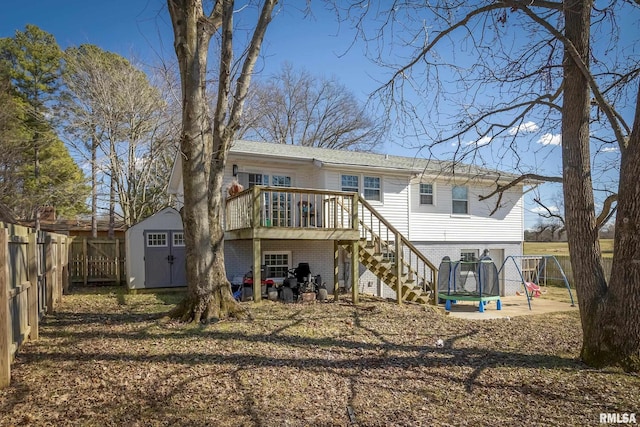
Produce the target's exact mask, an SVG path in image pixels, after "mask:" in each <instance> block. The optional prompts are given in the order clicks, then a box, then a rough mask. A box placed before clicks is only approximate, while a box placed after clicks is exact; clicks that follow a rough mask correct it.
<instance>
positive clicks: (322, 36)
mask: <svg viewBox="0 0 640 427" xmlns="http://www.w3.org/2000/svg"><path fill="white" fill-rule="evenodd" d="M299 3H300V4H305V3H306V2H302V1H300V2H299ZM293 4H295V3H293ZM321 6H322V5H321V3H320V2H316V3H312V7H313V15H314V16H313V17H310V18H306V19H303V17H302V13H301V12H300V11H298V10H296V9H295V8H294V7H292V6H291V3H288V4H286V5H285V7H284V8H283V9H282V11H281V13H280V15H279V16H278V17H277V18H276V20H275V21H274V22H273V23H272V25H271V26H270V28H269V30H268V32H267V37H266V40H265V45H264V48H263V52H262V53H263V57H264V61H262V62H261V65H262V66H263V67H264V69H263V71H262V72H263V73H265V74H266V75H268V74H270V73H273V72H275V71H277V70H278V69H279V68H280V67H281V65H282V63H283V62H285V61H288V62H290V63H292V64H293V65H294V66H295V67H304V68H305V69H307V70H308V71H310V72H312V73H314V74H317V75H324V76H331V75H335V76H336V77H338V79H339V80H340V81H341V82H342V83H343V84H345V85H346V86H347V87H349V88H350V89H351V91H352V92H353V93H354V94H355V95H356V96H357V97H359V98H360V99H362V100H363V101H364V100H366V98H367V95H368V94H369V93H371V92H372V91H373V90H375V89H376V88H378V87H379V84H380V81H381V80H384V77H385V74H384V72H383V71H382V70H381V69H379V68H377V67H375V66H373V65H372V64H371V62H370V61H369V60H367V59H365V56H364V47H363V46H362V45H360V44H355V45H352V41H353V32H352V31H351V30H350V29H349V28H348V27H347V26H346V25H343V26H339V25H338V23H337V21H336V20H335V17H334V16H333V15H332V13H331V12H328V11H326V10H323V9H322V7H321ZM26 24H34V25H37V26H38V27H40V28H42V29H43V30H45V31H47V32H49V33H51V34H53V35H54V36H55V38H56V40H57V42H58V44H59V45H60V46H61V48H63V49H64V48H66V47H68V46H71V45H79V44H82V43H91V44H95V45H98V46H100V47H101V48H103V49H105V50H109V51H112V52H116V53H119V54H120V55H122V56H124V57H132V56H133V57H136V58H138V59H140V60H141V61H143V62H146V63H158V62H160V60H161V58H165V59H166V60H167V61H168V62H172V61H174V60H175V54H174V51H173V33H172V30H171V25H170V21H169V16H168V12H167V10H166V2H165V1H162V0H127V1H124V0H110V1H101V2H98V1H87V0H31V1H28V2H10V3H9V5H6V4H5V7H4V8H3V12H2V14H0V37H12V36H13V35H14V34H15V31H16V30H23V29H24V27H25V25H26ZM636 28H637V27H636ZM536 126H537V124H536V123H534V122H528V123H525V126H524V127H522V128H521V130H525V131H527V130H532V129H534V128H535V127H536ZM527 127H529V128H530V129H527ZM558 133H559V130H558V129H549V130H544V131H543V132H541V133H540V135H538V136H536V137H535V138H536V140H534V141H533V146H538V147H539V150H535V152H532V153H530V155H531V156H533V157H532V158H531V159H529V160H531V161H532V163H535V164H536V165H537V166H538V167H540V168H541V171H542V172H543V173H546V174H549V175H558V174H559V172H560V146H559V145H558V143H559V140H558V137H559V135H558ZM486 142H488V141H487V140H486V139H485V140H479V141H473V140H469V141H466V142H464V143H465V144H473V143H477V144H479V145H482V144H483V143H486ZM450 150H451V149H450V148H449V151H450ZM381 151H383V152H386V153H389V154H396V155H405V156H414V155H423V153H420V154H418V152H417V151H416V150H411V149H408V148H406V147H403V146H401V144H399V143H398V142H397V141H394V140H390V141H388V142H387V143H385V146H384V147H383V148H382V149H381ZM446 151H447V149H443V151H442V153H441V154H442V156H445V154H444V153H445V152H446ZM442 160H447V158H446V157H442ZM502 167H504V164H503V165H502ZM560 191H561V190H560V188H559V187H558V186H553V185H545V186H544V187H543V190H542V196H543V198H546V199H547V201H548V202H549V203H550V204H551V205H553V204H554V203H553V202H552V200H553V199H554V198H555V195H556V194H559V193H560ZM535 195H538V192H531V193H529V194H527V196H526V203H525V206H526V209H527V213H526V215H525V220H526V225H527V226H532V225H533V224H535V222H536V221H537V216H536V215H535V213H534V211H535V205H534V204H533V203H532V198H533V197H534V196H535Z"/></svg>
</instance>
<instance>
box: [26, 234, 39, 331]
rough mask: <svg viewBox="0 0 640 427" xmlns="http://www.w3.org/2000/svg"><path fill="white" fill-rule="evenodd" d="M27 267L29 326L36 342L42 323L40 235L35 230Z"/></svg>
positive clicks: (30, 243) (28, 247) (30, 241)
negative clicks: (40, 303)
mask: <svg viewBox="0 0 640 427" xmlns="http://www.w3.org/2000/svg"><path fill="white" fill-rule="evenodd" d="M27 263H28V264H27V265H28V267H27V268H28V272H27V273H28V275H29V283H30V286H29V290H28V291H27V300H28V301H29V326H30V328H31V333H30V336H29V337H30V339H31V340H32V341H35V340H37V339H38V337H39V332H38V326H39V323H40V309H39V307H38V291H39V289H38V235H37V233H36V232H35V230H30V232H29V244H28V246H27Z"/></svg>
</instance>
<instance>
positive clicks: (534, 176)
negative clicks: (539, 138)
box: [478, 173, 562, 212]
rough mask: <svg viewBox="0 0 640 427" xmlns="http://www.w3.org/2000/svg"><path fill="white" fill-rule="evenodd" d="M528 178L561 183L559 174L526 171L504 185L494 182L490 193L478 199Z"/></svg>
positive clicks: (484, 198) (504, 189)
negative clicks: (493, 188)
mask: <svg viewBox="0 0 640 427" xmlns="http://www.w3.org/2000/svg"><path fill="white" fill-rule="evenodd" d="M528 179H531V180H536V181H545V182H559V183H562V177H561V176H544V175H538V174H535V173H527V174H524V175H521V176H519V177H517V178H516V179H514V180H513V181H511V182H509V183H507V184H504V185H501V184H498V183H497V182H496V189H495V190H493V191H492V192H491V193H489V194H488V195H486V196H478V200H480V201H483V200H487V199H489V198H491V197H493V196H495V195H496V194H502V193H504V192H505V191H507V190H508V189H510V188H511V187H514V186H516V185H518V184H520V183H521V182H522V181H525V180H528ZM494 212H495V210H494Z"/></svg>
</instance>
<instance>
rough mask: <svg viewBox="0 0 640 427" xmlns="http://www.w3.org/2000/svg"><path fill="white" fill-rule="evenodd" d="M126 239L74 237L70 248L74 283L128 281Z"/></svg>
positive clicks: (116, 282)
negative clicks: (125, 265)
mask: <svg viewBox="0 0 640 427" xmlns="http://www.w3.org/2000/svg"><path fill="white" fill-rule="evenodd" d="M124 255H125V245H124V240H121V239H93V238H90V237H75V238H73V240H72V242H71V245H70V250H69V270H70V272H69V275H70V279H71V282H72V283H82V284H83V285H87V284H89V283H115V284H117V285H119V284H121V283H124V282H126V277H125V270H124V259H125V256H124Z"/></svg>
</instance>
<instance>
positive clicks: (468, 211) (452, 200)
mask: <svg viewBox="0 0 640 427" xmlns="http://www.w3.org/2000/svg"><path fill="white" fill-rule="evenodd" d="M454 187H465V188H466V189H467V199H466V200H464V201H465V202H467V213H454V212H453V202H455V201H458V202H462V201H463V200H461V199H454V198H453V188H454ZM470 192H471V191H470V188H469V186H468V185H452V186H451V216H452V217H456V218H470V217H471V213H470V212H471V202H470V197H469V193H470Z"/></svg>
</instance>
